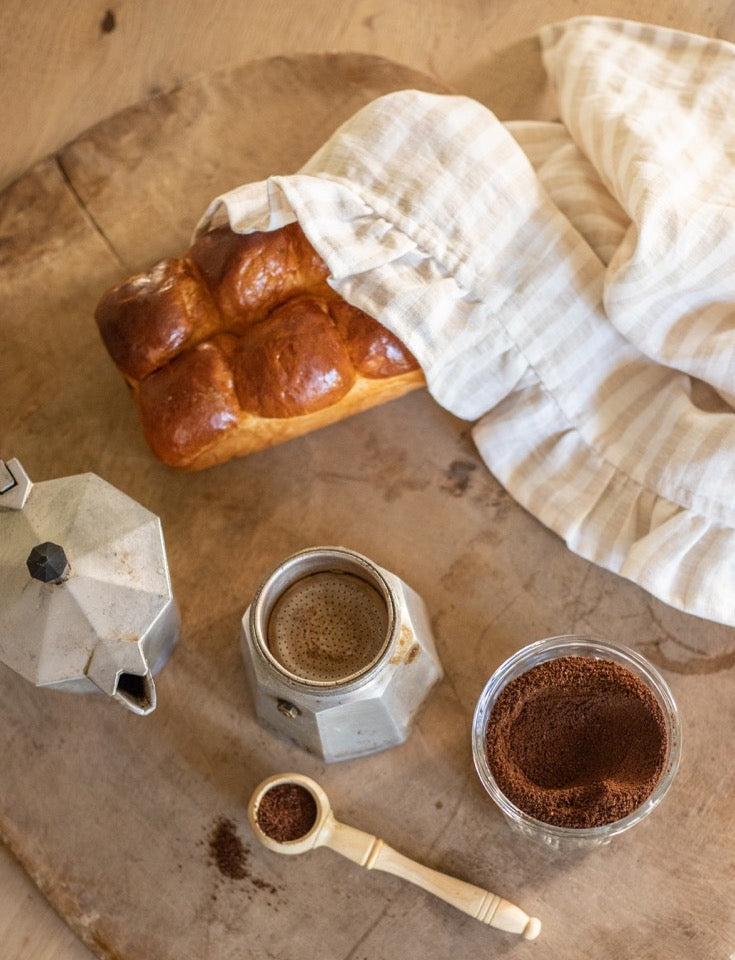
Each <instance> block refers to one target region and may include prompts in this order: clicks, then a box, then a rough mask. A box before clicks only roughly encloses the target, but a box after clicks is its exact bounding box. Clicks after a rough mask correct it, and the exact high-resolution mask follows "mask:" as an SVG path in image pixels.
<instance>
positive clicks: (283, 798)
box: [256, 783, 316, 843]
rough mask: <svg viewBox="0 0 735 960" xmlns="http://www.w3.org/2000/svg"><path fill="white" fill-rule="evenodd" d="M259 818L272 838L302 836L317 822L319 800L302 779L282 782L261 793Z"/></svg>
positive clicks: (291, 838)
mask: <svg viewBox="0 0 735 960" xmlns="http://www.w3.org/2000/svg"><path fill="white" fill-rule="evenodd" d="M256 819H257V821H258V826H259V827H260V829H261V830H262V831H263V833H264V834H265V835H266V836H268V837H270V838H271V839H272V840H276V841H277V842H278V843H284V842H285V841H288V840H298V839H299V837H303V836H304V835H305V834H307V833H308V832H309V830H311V828H312V827H313V826H314V823H315V821H316V801H315V800H314V797H313V796H312V794H311V793H310V791H309V790H307V789H306V787H302V786H301V784H300V783H278V784H276V785H275V786H274V787H271V788H270V790H268V791H267V792H266V793H265V794H264V795H263V796H262V797H261V799H260V803H259V804H258V810H257V813H256Z"/></svg>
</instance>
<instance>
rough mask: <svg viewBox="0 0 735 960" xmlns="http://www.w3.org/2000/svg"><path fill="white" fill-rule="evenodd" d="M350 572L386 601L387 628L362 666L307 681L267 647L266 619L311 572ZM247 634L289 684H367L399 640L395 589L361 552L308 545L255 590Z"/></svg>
mask: <svg viewBox="0 0 735 960" xmlns="http://www.w3.org/2000/svg"><path fill="white" fill-rule="evenodd" d="M330 572H334V573H351V574H354V575H355V576H359V577H360V578H361V579H363V580H365V582H366V583H368V584H370V586H372V587H374V588H375V589H376V590H377V591H378V593H379V594H380V596H381V598H382V599H383V601H384V602H385V605H386V610H387V613H388V629H387V630H386V635H385V641H384V642H383V644H382V646H381V648H380V650H379V651H378V653H377V654H376V655H375V656H374V657H373V659H372V660H370V661H369V662H368V663H367V664H365V666H364V667H361V668H360V669H359V670H357V671H355V672H354V673H351V674H349V675H348V676H345V677H342V678H341V679H340V680H307V679H305V678H304V677H300V676H298V675H297V674H295V673H292V672H291V671H290V670H287V669H286V668H285V667H284V666H283V664H281V663H280V662H279V661H278V660H277V659H276V658H275V657H274V656H273V654H272V653H271V652H270V650H269V648H268V621H269V619H270V615H271V612H272V610H273V608H274V606H275V604H276V602H277V601H278V599H279V598H280V596H281V595H282V594H283V593H284V591H285V590H287V589H288V588H289V587H290V586H292V585H293V584H294V583H296V582H298V581H299V580H302V579H303V578H304V577H308V576H309V575H310V574H313V573H330ZM248 621H249V626H250V633H251V636H252V638H253V640H254V642H255V647H256V649H257V651H258V653H259V654H260V655H261V656H262V657H263V658H264V659H265V660H266V661H267V662H268V664H269V665H270V666H271V667H272V668H273V669H274V670H275V671H276V672H277V673H278V674H279V675H280V676H281V677H283V678H284V679H285V680H286V681H287V682H288V683H289V685H291V686H293V687H295V688H297V689H303V690H308V691H312V692H313V691H316V690H321V691H324V692H327V691H329V690H335V689H336V690H339V691H340V692H348V691H350V690H353V689H356V688H358V687H361V686H362V685H363V684H365V683H367V682H368V681H369V680H370V679H371V678H372V677H374V676H375V674H376V673H377V672H378V670H380V668H381V666H382V665H383V663H385V662H386V661H387V660H388V659H389V658H390V656H391V655H392V654H391V651H392V650H393V648H394V647H395V646H396V644H397V642H398V634H399V627H400V617H399V616H398V603H397V600H396V596H395V592H394V590H393V588H392V587H391V585H390V584H389V582H388V580H387V579H386V577H385V576H384V574H383V572H382V570H381V569H380V568H379V567H378V566H376V565H375V564H374V563H373V562H372V561H371V560H369V559H368V558H367V557H365V556H363V555H362V554H360V553H356V552H355V551H353V550H348V549H346V548H345V547H310V548H308V549H306V550H300V551H299V552H298V553H294V554H292V555H291V556H290V557H287V558H286V559H285V560H284V561H283V562H282V563H280V564H279V565H278V566H277V567H276V568H275V570H273V571H272V573H271V574H270V575H269V576H268V577H267V578H266V579H265V580H264V581H263V583H261V585H260V586H259V587H258V589H257V590H256V592H255V595H254V597H253V600H252V603H251V604H250V612H249V615H248Z"/></svg>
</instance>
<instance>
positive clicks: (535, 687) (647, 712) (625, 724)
mask: <svg viewBox="0 0 735 960" xmlns="http://www.w3.org/2000/svg"><path fill="white" fill-rule="evenodd" d="M667 752H668V734H667V728H666V723H665V719H664V716H663V712H662V710H661V707H660V705H659V703H658V701H657V699H656V697H655V696H654V695H653V693H652V692H651V690H650V689H649V688H648V686H647V685H646V684H645V683H644V682H643V681H642V680H640V679H639V678H638V677H637V676H635V674H633V673H632V672H631V671H630V670H628V669H626V668H625V667H623V666H621V665H620V664H617V663H613V662H612V661H609V660H597V659H595V658H592V657H579V656H569V657H560V658H558V659H556V660H549V661H547V662H545V663H541V664H539V665H538V666H536V667H533V668H532V669H530V670H528V671H527V672H526V673H524V674H522V675H521V676H519V677H516V678H515V679H514V680H511V681H510V682H509V683H508V684H507V685H506V686H505V688H504V689H503V690H502V691H501V693H500V695H499V697H498V699H497V702H496V704H495V706H494V708H493V710H492V713H491V715H490V719H489V722H488V728H487V759H488V763H489V765H490V769H491V771H492V774H493V776H494V777H495V780H496V782H497V784H498V787H499V788H500V790H501V791H502V792H503V793H504V794H505V796H506V797H507V798H508V799H509V800H510V801H511V802H512V803H514V804H515V805H516V806H517V807H519V808H520V809H521V810H523V811H524V812H525V813H527V814H529V815H530V816H532V817H534V818H535V819H537V820H542V821H544V822H545V823H551V824H555V825H557V826H561V827H577V828H581V827H598V826H602V825H603V824H606V823H612V822H614V821H615V820H620V819H621V818H622V817H625V816H627V815H628V814H629V813H631V812H632V811H633V810H635V809H636V807H638V806H640V805H641V804H642V803H643V802H644V800H646V798H647V797H649V796H650V794H651V793H652V791H653V790H654V788H655V786H656V784H657V783H658V780H659V778H660V776H661V773H662V771H663V768H664V765H665V762H666V756H667Z"/></svg>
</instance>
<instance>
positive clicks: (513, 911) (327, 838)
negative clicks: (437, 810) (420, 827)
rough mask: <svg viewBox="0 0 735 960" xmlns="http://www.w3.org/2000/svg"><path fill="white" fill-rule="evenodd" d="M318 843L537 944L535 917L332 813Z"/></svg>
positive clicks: (537, 924)
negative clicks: (406, 881) (337, 817)
mask: <svg viewBox="0 0 735 960" xmlns="http://www.w3.org/2000/svg"><path fill="white" fill-rule="evenodd" d="M317 842H318V843H319V844H320V845H324V846H327V847H330V849H332V850H335V851H336V852H337V853H341V854H342V856H344V857H347V858H348V859H349V860H352V861H353V862H354V863H358V864H359V865H360V866H361V867H365V868H366V869H367V870H383V871H384V872H385V873H392V874H393V875H394V876H396V877H401V878H402V879H403V880H408V881H409V882H410V883H413V884H415V885H416V886H418V887H421V889H422V890H426V891H427V892H428V893H432V894H434V896H435V897H439V899H440V900H444V901H445V902H446V903H449V904H451V905H452V906H453V907H456V908H457V909H458V910H462V911H463V912H464V913H468V914H469V915H470V916H471V917H474V918H475V919H476V920H479V921H480V922H481V923H486V924H488V925H489V926H491V927H496V928H497V929H498V930H505V931H506V932H508V933H518V934H522V936H523V937H524V938H525V939H526V940H535V939H536V937H537V936H538V935H539V933H540V932H541V922H540V921H539V920H537V919H536V917H529V915H528V914H527V913H524V911H523V910H521V909H520V907H516V906H515V905H514V904H512V903H509V902H508V901H507V900H503V899H502V898H501V897H499V896H497V894H494V893H490V891H489V890H483V889H482V887H476V886H475V885H474V884H472V883H466V882H465V881H464V880H458V879H457V878H456V877H450V876H448V875H447V874H446V873H440V872H439V871H438V870H432V869H431V867H425V866H424V865H423V864H420V863H416V861H415V860H411V859H409V858H408V857H404V855H403V854H402V853H398V851H397V850H394V849H393V848H392V847H389V846H388V844H387V843H384V842H383V841H382V840H380V839H379V838H378V837H374V836H372V835H371V834H369V833H366V832H365V831H363V830H358V829H357V828H356V827H351V826H349V825H348V824H346V823H340V822H339V821H338V820H335V819H334V816H333V815H332V814H331V811H330V815H329V816H328V818H327V821H326V822H325V823H324V825H323V827H322V829H321V831H320V835H319V838H318V841H317Z"/></svg>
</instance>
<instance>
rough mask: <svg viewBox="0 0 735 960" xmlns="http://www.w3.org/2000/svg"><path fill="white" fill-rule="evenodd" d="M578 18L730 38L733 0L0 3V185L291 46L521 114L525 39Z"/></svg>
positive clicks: (527, 84)
mask: <svg viewBox="0 0 735 960" xmlns="http://www.w3.org/2000/svg"><path fill="white" fill-rule="evenodd" d="M583 13H595V14H605V15H609V16H618V17H628V18H630V19H634V20H646V21H650V22H652V23H660V24H663V25H664V26H676V27H680V28H681V29H684V30H692V31H695V32H698V33H704V34H707V35H711V36H720V37H723V38H725V39H729V40H735V5H734V4H733V3H732V0H715V2H712V3H686V4H683V3H681V2H679V0H524V2H523V3H519V2H517V0H451V2H447V0H401V2H400V3H391V4H377V3H376V2H375V0H350V2H348V3H344V4H341V5H339V6H335V4H334V3H330V2H327V0H310V2H309V3H308V4H306V3H304V2H303V0H273V2H269V3H243V2H242V0H213V2H211V3H207V4H202V3H201V2H198V0H166V2H165V3H149V2H145V0H77V2H75V3H67V2H64V0H44V2H41V0H3V3H2V4H0V36H2V37H3V38H4V42H3V56H2V58H0V80H1V81H2V89H3V106H2V117H3V123H2V128H1V129H2V138H3V140H2V142H3V150H2V151H0V187H2V186H4V185H5V184H7V183H9V182H10V181H11V180H13V179H15V177H17V176H19V175H20V174H22V173H23V172H24V171H25V170H27V169H28V167H29V166H31V165H32V164H33V163H35V162H36V161H38V160H40V159H42V158H43V157H45V156H47V155H48V154H50V153H52V152H55V151H57V150H58V149H59V148H60V147H61V146H62V145H63V144H65V143H67V142H69V141H71V140H73V139H75V138H76V137H77V136H79V134H81V133H82V132H84V131H85V130H87V129H88V128H89V127H91V126H92V125H93V124H95V123H97V122H98V121H100V120H103V119H105V118H107V117H109V116H111V115H112V114H114V113H116V112H117V111H119V110H122V109H123V108H125V107H127V106H130V105H131V104H135V103H138V102H139V101H141V100H144V99H147V98H148V97H150V96H152V95H154V94H156V93H160V92H161V91H168V90H171V89H173V88H175V87H176V86H178V85H180V84H181V83H183V82H185V81H186V80H187V79H189V78H191V77H195V76H198V75H200V74H203V73H209V72H211V71H216V70H219V69H222V68H231V67H235V66H238V65H240V64H243V63H247V62H249V61H250V60H254V59H259V58H262V57H270V56H279V55H283V54H286V55H288V54H292V53H296V52H298V53H303V52H325V51H355V52H362V53H369V54H374V55H379V56H384V57H387V58H389V59H392V60H395V61H398V62H399V63H404V64H407V65H408V66H411V67H413V68H415V69H417V70H420V71H422V72H424V73H429V74H431V75H434V76H437V77H438V78H439V79H440V80H442V81H443V82H444V83H446V84H448V85H449V86H452V87H455V88H457V89H459V90H461V91H462V92H463V93H468V94H469V95H471V96H474V97H476V98H477V99H480V100H482V101H483V102H488V101H492V105H493V108H494V109H497V110H498V112H499V113H500V115H501V117H503V118H504V119H505V118H507V117H513V118H514V119H521V118H522V117H523V116H528V115H529V114H530V112H533V110H534V108H535V107H537V106H538V104H539V101H540V100H541V101H542V100H543V97H540V95H539V91H538V90H534V89H533V85H534V83H537V82H538V80H539V78H540V72H539V67H538V62H537V61H536V62H535V63H534V64H533V65H531V67H530V69H529V70H528V72H526V66H527V65H528V63H527V61H528V54H529V52H532V50H533V46H534V43H533V41H531V40H529V38H530V37H532V36H533V35H534V34H535V33H536V31H537V30H538V28H539V27H540V26H541V25H542V24H545V23H551V22H553V21H555V20H561V19H564V18H566V17H570V16H575V15H577V14H583ZM519 111H520V113H519Z"/></svg>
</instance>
